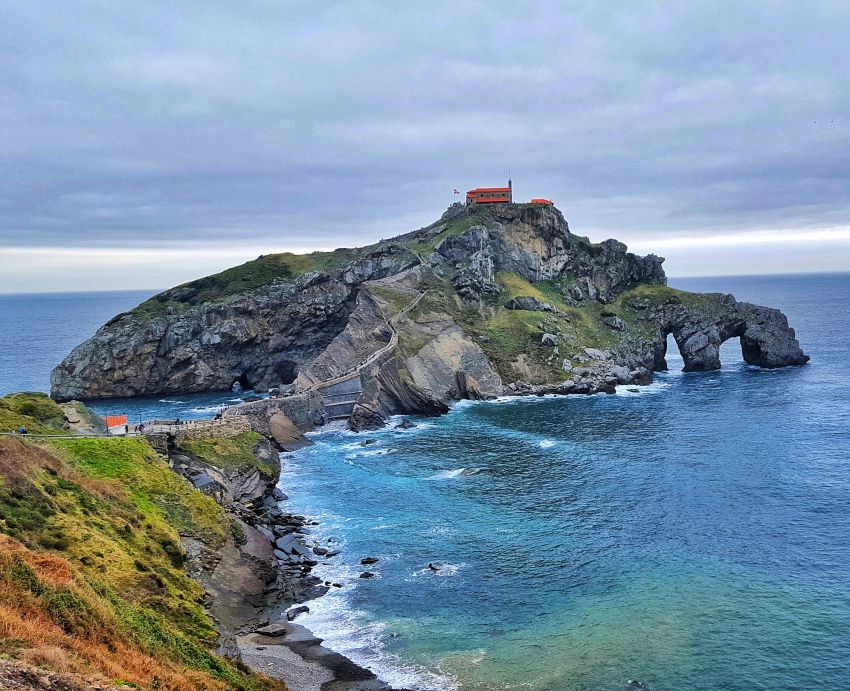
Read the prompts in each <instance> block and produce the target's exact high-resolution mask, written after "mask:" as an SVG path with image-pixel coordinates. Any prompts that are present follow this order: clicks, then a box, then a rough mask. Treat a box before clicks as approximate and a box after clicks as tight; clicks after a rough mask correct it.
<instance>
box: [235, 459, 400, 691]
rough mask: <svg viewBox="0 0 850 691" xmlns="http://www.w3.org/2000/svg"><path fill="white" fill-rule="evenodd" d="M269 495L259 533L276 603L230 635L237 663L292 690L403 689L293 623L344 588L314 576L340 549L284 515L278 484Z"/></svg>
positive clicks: (304, 521) (300, 519) (298, 518)
mask: <svg viewBox="0 0 850 691" xmlns="http://www.w3.org/2000/svg"><path fill="white" fill-rule="evenodd" d="M287 453H292V451H281V452H280V453H279V454H278V457H279V459H280V464H281V468H282V467H283V463H284V460H283V458H282V456H283V455H284V454H287ZM267 497H269V498H271V500H272V502H273V506H269V503H271V502H268V501H264V504H263V506H264V507H265V513H266V515H267V516H270V517H271V518H273V519H274V520H275V521H277V522H276V523H274V525H273V526H272V528H271V529H269V528H264V529H263V527H262V526H261V527H259V528H257V529H258V530H259V532H261V533H262V534H263V535H264V536H265V537H266V538H267V539H268V540H269V543H270V544H271V547H272V550H273V558H274V560H275V572H276V574H277V582H276V583H275V584H274V585H273V586H272V587H271V588H270V595H271V596H272V600H273V601H274V603H273V604H271V603H270V604H268V605H267V606H266V607H264V608H263V610H262V612H261V616H260V618H259V623H258V625H255V626H251V627H247V626H246V627H241V630H239V631H237V632H234V635H233V638H232V642H233V645H234V647H235V651H236V653H237V655H238V657H239V659H241V660H242V661H243V662H244V663H245V664H246V665H248V666H249V667H250V668H251V669H253V670H254V671H257V672H261V673H263V674H266V675H268V676H272V677H274V678H276V679H280V680H281V681H283V682H284V683H286V685H287V686H288V687H289V689H290V691H407V690H406V689H399V688H396V687H393V686H390V685H389V684H387V683H386V682H384V681H382V680H381V679H379V678H378V677H377V675H376V674H375V673H374V672H372V671H371V670H369V669H367V668H366V667H363V666H361V665H359V664H357V663H355V662H354V661H353V660H351V659H349V658H348V657H346V656H344V655H342V654H341V653H338V652H336V651H334V650H331V649H330V648H328V647H326V646H324V645H322V643H323V639H322V638H320V637H318V636H316V635H315V634H314V633H313V632H312V631H310V630H309V629H308V628H307V627H305V626H303V625H302V624H299V623H297V622H296V621H295V619H296V618H297V617H299V616H300V615H301V614H304V613H307V612H309V603H310V602H312V601H315V600H317V599H319V598H322V597H324V596H326V595H327V594H328V592H330V590H331V589H332V588H335V587H336V588H341V587H342V584H340V583H333V582H331V581H328V580H323V579H322V578H320V577H319V576H317V575H316V574H314V573H313V571H314V569H315V567H316V566H319V564H320V560H324V559H329V558H333V557H335V556H337V555H338V554H339V551H337V550H335V549H334V548H333V542H332V541H330V540H326V543H325V544H319V540H318V539H316V538H315V537H314V538H313V539H310V529H311V528H312V527H315V526H317V525H319V523H318V522H317V521H314V520H310V519H308V518H306V517H305V516H303V515H301V514H297V513H293V512H286V511H284V510H283V509H282V508H281V507H280V504H281V503H283V502H286V501H289V496H288V495H287V494H286V493H284V492H283V491H282V490H281V489H280V488H279V487H278V486H277V485H276V486H275V487H274V488H273V489H272V490H271V492H270V493H269V494H268V495H267ZM260 517H261V516H260V515H258V518H260ZM325 563H327V562H325Z"/></svg>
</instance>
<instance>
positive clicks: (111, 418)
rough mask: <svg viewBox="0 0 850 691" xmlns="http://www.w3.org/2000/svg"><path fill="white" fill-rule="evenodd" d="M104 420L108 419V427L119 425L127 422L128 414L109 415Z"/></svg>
mask: <svg viewBox="0 0 850 691" xmlns="http://www.w3.org/2000/svg"><path fill="white" fill-rule="evenodd" d="M104 420H106V426H107V427H118V425H126V424H127V416H126V415H107V416H106V417H105V418H104Z"/></svg>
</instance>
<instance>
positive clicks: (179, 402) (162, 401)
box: [159, 398, 183, 405]
mask: <svg viewBox="0 0 850 691" xmlns="http://www.w3.org/2000/svg"><path fill="white" fill-rule="evenodd" d="M159 402H160V403H174V404H176V405H179V404H181V403H182V402H183V401H175V400H173V399H171V398H160V399H159Z"/></svg>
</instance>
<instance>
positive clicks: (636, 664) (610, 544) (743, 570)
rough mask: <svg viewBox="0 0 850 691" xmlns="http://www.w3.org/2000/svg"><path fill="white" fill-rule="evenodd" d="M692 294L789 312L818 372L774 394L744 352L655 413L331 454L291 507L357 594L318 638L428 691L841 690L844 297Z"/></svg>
mask: <svg viewBox="0 0 850 691" xmlns="http://www.w3.org/2000/svg"><path fill="white" fill-rule="evenodd" d="M678 283H679V284H680V285H681V284H682V283H683V282H681V281H680V282H678ZM683 287H688V288H693V289H700V290H703V289H712V288H713V289H717V288H720V287H723V288H725V289H726V290H728V291H730V292H734V293H735V294H737V295H738V296H739V297H740V298H749V299H752V300H754V301H757V302H761V303H768V304H771V305H777V306H780V307H782V308H784V309H785V310H786V311H787V312H788V314H789V316H790V317H791V319H792V323H793V324H795V326H797V328H798V332H799V333H800V336H801V341H802V343H803V345H804V348H805V349H806V350H807V352H809V353H810V354H811V355H812V363H811V364H810V365H809V366H806V367H802V368H794V369H787V370H780V371H761V370H758V369H754V368H751V367H749V366H747V365H745V364H744V363H743V362H742V361H741V358H740V351H739V350H737V343H731V342H730V343H727V344H726V345H725V346H724V348H723V352H722V358H723V361H724V368H723V370H721V371H720V372H714V373H693V374H682V373H681V372H679V371H671V372H670V373H668V374H662V375H659V377H658V379H657V381H656V383H655V384H653V385H652V386H650V387H643V388H641V389H640V390H639V392H638V393H634V392H632V391H629V390H628V388H630V387H623V388H621V389H620V391H619V392H618V394H617V395H613V396H606V395H598V396H593V397H571V398H566V399H558V398H545V399H520V400H504V401H499V402H494V403H476V404H468V403H465V404H461V405H460V406H458V407H457V408H456V409H455V410H453V411H452V413H450V414H449V415H447V416H446V417H444V418H441V419H439V420H416V422H417V423H418V425H419V426H418V427H417V428H415V429H413V430H409V431H401V430H394V429H387V430H382V431H380V432H377V433H372V434H368V435H365V436H364V435H353V434H350V433H347V432H345V431H342V430H336V431H323V432H321V433H319V434H317V435H315V436H314V440H315V441H316V445H315V446H313V447H310V448H308V449H305V450H303V451H301V452H298V453H297V454H294V455H291V456H288V457H286V456H285V457H284V458H285V471H284V477H283V479H282V483H281V484H282V487H284V488H285V490H286V491H287V492H288V493H289V494H290V496H291V497H292V499H291V500H290V502H289V503H290V504H291V505H292V508H293V509H296V510H298V511H303V512H305V513H307V514H308V515H310V516H313V517H315V518H317V519H319V520H320V521H321V522H322V526H321V528H320V529H319V536H320V537H321V538H322V539H325V538H327V537H333V538H335V539H336V540H338V541H339V542H340V544H341V546H342V554H341V555H340V556H339V557H337V558H336V560H339V563H338V564H335V565H330V566H323V567H321V569H322V570H323V573H324V574H325V575H327V577H329V578H331V579H333V580H339V581H341V582H342V583H344V586H345V587H344V588H343V589H342V590H341V591H335V592H333V593H332V594H331V595H329V596H327V597H325V598H322V599H321V600H319V601H316V602H314V603H312V607H313V612H312V613H311V614H310V615H308V617H307V618H306V619H305V624H307V625H308V626H310V627H312V628H314V630H316V631H317V632H318V633H319V634H320V635H323V636H325V637H327V639H328V641H329V644H330V645H331V647H334V648H336V649H338V650H339V651H341V652H344V653H347V654H348V655H350V656H351V657H353V658H354V659H356V660H357V661H360V662H363V663H365V664H367V665H369V666H370V667H372V668H373V669H375V670H376V671H377V672H379V673H380V674H381V675H382V676H383V677H385V678H387V679H389V680H391V681H394V682H397V683H398V684H407V685H410V686H412V687H414V688H422V689H448V688H460V689H530V690H543V689H546V690H550V689H551V690H561V689H625V688H626V687H627V684H628V682H629V680H633V679H636V680H640V681H641V682H642V683H644V684H645V685H647V686H650V687H651V688H653V689H696V688H699V689H717V688H723V689H754V688H764V689H790V688H805V689H811V688H835V689H838V688H846V686H847V684H848V679H850V654H849V653H848V650H850V466H848V456H850V454H848V451H850V438H848V417H850V416H848V403H850V396H849V395H848V391H850V389H848V386H847V384H848V381H847V373H846V361H847V347H846V343H845V334H846V333H847V330H848V327H850V318H848V313H847V308H846V305H847V304H848V298H850V280H848V277H847V276H819V277H794V278H784V279H777V278H775V277H774V278H762V279H716V280H714V281H711V280H708V279H706V280H703V281H701V282H689V283H688V284H686V285H685V286H683ZM827 316H828V317H829V319H826V318H825V317H827ZM670 361H671V362H670V364H671V368H675V365H676V362H675V361H674V358H670ZM680 365H681V362H680V361H679V366H680ZM364 438H369V439H373V440H375V443H374V444H370V445H368V446H361V442H362V441H363V440H364ZM461 469H471V470H467V472H466V473H461ZM469 473H474V474H469ZM368 555H373V556H377V557H379V558H380V562H379V563H378V565H377V566H375V567H361V566H359V560H360V558H362V557H365V556H368ZM429 561H439V562H441V563H442V564H443V565H444V568H443V569H442V570H441V571H440V572H436V573H435V572H432V571H430V570H429V569H428V568H427V565H428V563H429ZM366 568H371V569H372V570H374V571H375V572H376V573H377V574H378V578H376V579H374V580H368V581H366V580H361V579H359V578H357V575H358V574H359V573H360V572H361V571H362V570H365V569H366Z"/></svg>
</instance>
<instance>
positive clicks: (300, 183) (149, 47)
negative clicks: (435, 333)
mask: <svg viewBox="0 0 850 691" xmlns="http://www.w3.org/2000/svg"><path fill="white" fill-rule="evenodd" d="M848 32H850V5H848V4H847V3H844V2H837V1H836V2H817V1H815V2H810V3H792V2H764V3H752V4H750V5H749V6H744V4H742V3H733V2H702V3H688V5H687V6H685V5H684V4H673V3H670V4H667V3H645V2H640V3H637V2H634V3H632V2H624V3H617V5H616V7H614V6H611V7H609V6H605V5H603V4H602V3H593V2H571V3H557V2H534V3H516V4H514V5H508V4H504V5H501V4H500V5H499V6H498V11H494V5H493V4H492V3H485V2H457V1H454V2H445V3H431V4H429V5H428V7H424V6H422V5H421V3H420V4H414V3H392V4H387V3H377V2H321V3H300V2H286V1H284V2H271V1H270V0H255V1H252V2H244V3H225V2H203V3H201V2H191V3H166V2H147V3H99V2H98V3H91V2H82V1H79V0H66V1H65V2H62V3H53V2H47V1H34V2H28V3H14V4H6V5H4V6H3V7H2V8H0V55H1V56H2V60H0V77H2V78H0V128H2V132H3V136H2V137H0V169H2V171H3V185H2V187H0V239H2V242H3V246H4V248H5V250H4V253H5V254H6V256H7V257H8V258H10V259H11V261H8V262H4V266H3V267H2V268H0V292H10V291H14V290H42V289H49V290H57V289H63V288H64V289H92V288H97V287H101V288H104V287H112V283H111V282H112V281H113V280H120V281H121V283H120V285H122V286H123V287H151V286H162V287H165V286H166V285H169V284H173V283H177V282H180V281H183V280H188V279H191V278H194V277H197V276H199V275H203V274H204V273H207V272H209V271H211V270H217V269H221V268H225V267H226V266H229V265H232V264H233V263H235V262H236V261H242V260H247V259H249V258H252V257H254V256H256V255H257V254H259V253H260V252H270V251H284V250H291V251H309V250H311V249H317V248H321V249H329V248H333V247H337V246H354V245H360V244H365V243H368V242H372V241H374V240H376V239H378V238H380V237H386V236H389V235H391V234H396V233H400V232H404V231H406V230H409V229H411V228H415V227H418V226H421V225H424V224H426V223H429V222H430V221H432V220H434V218H436V217H437V216H438V215H439V213H441V212H442V210H443V209H444V208H445V207H446V206H447V205H448V203H450V202H451V201H452V189H453V188H458V189H461V190H465V189H467V188H469V187H474V186H478V185H488V184H501V183H502V182H503V179H504V178H505V177H506V176H507V172H508V170H510V171H511V173H512V175H513V179H514V186H515V192H516V196H517V197H519V198H530V197H532V196H545V197H550V198H552V199H554V200H555V202H556V204H557V205H558V206H559V208H561V209H562V211H564V214H565V215H566V217H567V218H568V220H569V221H570V224H571V227H572V228H573V229H574V230H575V231H576V232H579V233H581V234H586V235H590V236H591V237H592V238H594V239H604V238H605V237H617V238H619V239H622V240H624V241H625V242H627V243H628V244H629V245H630V246H631V247H632V248H634V249H635V250H638V251H642V252H646V251H653V250H655V251H658V252H659V253H661V254H665V255H666V256H667V257H668V262H667V270H668V273H671V274H674V275H683V274H688V273H696V274H711V273H715V274H722V273H749V272H765V271H787V270H819V269H820V270H824V269H826V270H829V269H833V270H834V269H850V213H848V212H850V166H848V165H847V153H848V151H850V146H848V144H850V99H848V84H847V75H848V74H850V69H848V68H850V64H848V63H850V58H848V52H847V50H846V37H847V35H848ZM747 238H750V239H751V240H752V242H749V241H748V240H747ZM741 239H743V240H744V241H745V242H743V243H742V242H741ZM748 242H749V244H747V243H748ZM651 243H653V244H651ZM742 247H744V248H747V249H748V248H750V247H752V248H756V249H754V250H753V251H752V252H749V251H747V252H742V251H741V248H742ZM755 251H757V252H758V253H759V254H758V256H754V252H755Z"/></svg>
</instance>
